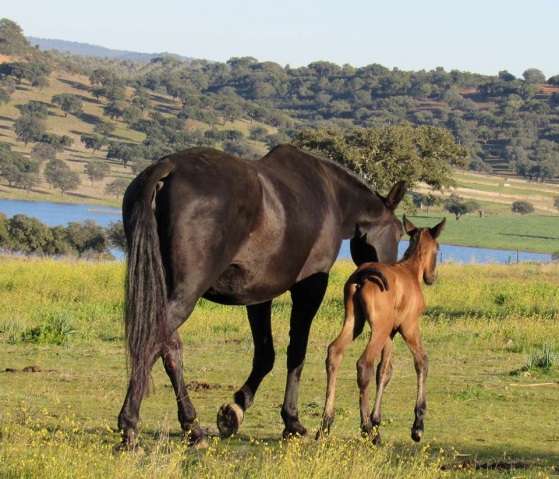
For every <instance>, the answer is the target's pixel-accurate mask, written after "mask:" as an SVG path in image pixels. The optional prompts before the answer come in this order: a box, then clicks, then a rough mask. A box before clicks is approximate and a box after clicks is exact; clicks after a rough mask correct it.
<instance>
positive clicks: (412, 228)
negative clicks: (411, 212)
mask: <svg viewBox="0 0 559 479" xmlns="http://www.w3.org/2000/svg"><path fill="white" fill-rule="evenodd" d="M404 229H405V230H406V233H407V234H408V236H410V237H412V236H413V235H414V234H415V232H416V231H417V226H415V225H414V224H413V223H412V222H411V221H410V220H408V219H407V218H406V215H404Z"/></svg>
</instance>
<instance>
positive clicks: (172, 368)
mask: <svg viewBox="0 0 559 479" xmlns="http://www.w3.org/2000/svg"><path fill="white" fill-rule="evenodd" d="M161 359H162V360H163V366H164V367H165V372H166V373H167V375H168V376H169V379H170V380H171V384H172V385H173V390H174V391H175V397H176V398H177V407H178V418H179V422H180V425H181V429H182V430H183V433H184V439H185V440H186V441H187V442H188V443H189V444H191V445H193V446H194V447H196V448H205V447H207V441H206V438H205V434H204V432H203V431H202V428H201V427H200V424H199V423H198V421H197V419H196V410H195V409H194V405H193V404H192V402H191V401H190V397H189V395H188V390H187V389H186V385H185V383H184V376H183V355H182V342H181V339H180V336H179V332H178V331H175V332H174V333H173V334H172V335H171V336H170V337H169V339H168V340H167V341H166V342H165V344H164V346H163V351H162V355H161Z"/></svg>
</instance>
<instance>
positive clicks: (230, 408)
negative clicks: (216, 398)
mask: <svg viewBox="0 0 559 479" xmlns="http://www.w3.org/2000/svg"><path fill="white" fill-rule="evenodd" d="M247 312H248V320H249V323H250V328H251V331H252V339H253V341H254V357H253V360H252V371H251V373H250V375H249V377H248V379H247V380H246V382H245V384H244V385H243V387H242V388H241V389H239V390H238V391H237V392H236V393H235V396H234V397H233V400H234V403H232V404H224V405H223V406H221V409H220V410H219V412H218V413H217V427H218V429H219V432H220V433H221V434H222V435H224V436H231V435H232V434H236V433H237V431H238V430H239V426H240V424H241V422H242V421H243V418H244V412H245V411H246V410H247V409H248V408H249V407H250V406H251V405H252V402H253V401H254V395H255V394H256V390H257V389H258V386H260V383H261V382H262V380H263V379H264V377H265V376H266V375H267V374H268V373H269V372H270V371H271V370H272V368H273V367H274V358H275V352H274V342H273V339H272V326H271V317H272V302H271V301H267V302H265V303H262V304H256V305H253V306H247Z"/></svg>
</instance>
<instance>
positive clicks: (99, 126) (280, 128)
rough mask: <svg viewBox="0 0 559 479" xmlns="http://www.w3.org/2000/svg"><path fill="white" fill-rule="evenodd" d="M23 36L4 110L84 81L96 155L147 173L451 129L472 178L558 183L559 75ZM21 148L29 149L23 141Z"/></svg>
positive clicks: (3, 28) (8, 69)
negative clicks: (322, 140)
mask: <svg viewBox="0 0 559 479" xmlns="http://www.w3.org/2000/svg"><path fill="white" fill-rule="evenodd" d="M2 22H3V23H2ZM16 27H17V28H19V26H17V24H16V25H15V27H14V25H13V22H11V21H9V20H6V19H3V20H2V21H0V40H2V38H4V39H6V37H8V41H4V42H1V41H0V49H2V48H3V49H4V51H3V52H4V53H8V54H10V51H11V52H12V53H13V52H14V49H16V50H18V51H19V52H20V53H23V54H24V55H26V60H25V61H17V62H12V63H5V64H3V65H2V66H1V67H0V101H2V98H9V95H10V93H9V92H10V88H12V87H14V85H17V83H18V82H22V81H25V82H27V83H28V84H29V85H31V86H32V87H36V88H41V85H44V84H45V81H48V75H49V72H50V71H52V69H53V68H56V69H57V70H65V71H67V72H71V73H74V74H81V75H85V76H87V77H88V78H89V85H88V86H87V89H88V92H89V94H90V95H92V96H93V97H94V98H96V99H97V100H98V101H101V102H102V103H103V115H104V116H105V118H106V119H102V118H99V119H98V121H97V123H96V125H95V127H96V130H95V133H94V134H92V135H85V136H84V137H82V138H81V141H82V142H83V143H84V145H85V147H86V148H90V149H92V151H97V150H99V149H101V148H106V149H107V158H112V159H117V160H119V161H122V163H123V164H130V165H135V167H136V168H140V167H142V166H145V165H146V164H147V162H149V161H152V160H154V159H157V158H160V157H161V156H163V155H165V154H168V153H172V152H176V151H178V150H180V149H183V148H186V147H190V146H214V147H219V148H222V149H224V150H225V151H228V152H230V153H232V154H235V155H239V156H244V157H248V158H259V157H261V156H262V152H263V150H266V149H269V148H271V147H273V146H275V145H276V144H278V143H281V142H290V141H292V139H293V138H295V137H296V136H297V135H299V134H301V133H302V132H304V131H306V130H316V129H324V130H338V131H341V132H346V131H350V130H352V129H354V128H356V127H361V128H368V129H374V128H378V127H380V126H386V125H397V124H411V125H413V126H433V127H437V128H443V129H448V130H450V131H451V132H452V134H453V135H454V138H455V140H456V141H457V142H458V143H459V144H460V145H461V146H464V147H465V148H467V151H468V167H469V168H470V169H472V170H478V171H491V170H492V169H493V168H494V167H497V168H500V169H502V170H504V171H508V172H516V173H518V174H519V175H522V176H524V177H526V178H529V179H533V180H548V179H551V178H555V177H557V176H558V175H559V146H558V145H559V75H557V74H555V75H553V76H551V77H549V78H546V76H545V75H544V73H543V72H541V71H540V70H537V69H534V68H527V69H526V70H525V71H524V73H523V74H522V76H521V77H520V78H518V77H516V76H514V75H512V74H511V73H509V72H508V71H501V72H498V74H496V75H494V76H487V75H480V74H476V73H470V72H462V71H458V70H452V71H450V72H447V71H445V70H444V69H443V68H437V69H435V70H431V71H423V70H422V71H416V72H410V71H402V70H399V69H397V68H395V69H392V70H390V69H388V68H386V67H384V66H382V65H378V64H372V65H368V66H365V67H360V68H354V67H352V66H351V65H347V64H346V65H343V66H339V65H336V64H334V63H331V62H326V61H318V62H313V63H311V64H309V65H308V66H306V67H300V68H291V67H290V66H289V65H286V66H281V65H279V64H277V63H274V62H268V61H264V62H262V61H259V60H257V59H255V58H252V57H238V58H231V59H230V60H228V61H227V62H226V63H220V62H209V61H206V60H193V61H191V62H186V61H182V60H180V59H178V58H176V57H172V56H164V57H160V58H155V59H153V60H151V61H149V62H134V61H119V60H108V59H103V60H101V59H97V58H92V57H85V56H75V55H69V54H65V53H60V52H56V51H48V52H41V51H39V50H37V49H34V48H32V47H31V46H30V45H29V44H28V43H27V45H26V44H25V42H27V40H25V38H24V37H23V40H22V39H21V38H20V36H23V35H22V32H21V29H20V31H19V35H20V36H18V32H16V33H14V29H15V30H17V28H16ZM6 32H8V34H7V33H6ZM10 32H11V33H10ZM8 47H9V48H8ZM0 52H2V50H0ZM14 88H15V87H14ZM2 91H4V93H2ZM74 97H76V98H68V97H66V98H54V97H53V98H52V99H50V102H49V104H50V105H52V106H54V107H58V108H61V109H62V111H63V112H64V113H65V114H76V115H79V114H80V113H79V112H80V105H79V102H78V100H79V98H77V97H79V95H74ZM169 99H171V100H172V101H170V100H169ZM8 101H9V100H8ZM23 115H24V113H23V112H22V116H23ZM235 120H243V121H246V122H251V123H252V122H258V124H254V126H253V127H252V128H250V129H249V134H248V135H245V133H243V132H241V131H238V130H236V129H235V128H233V127H232V126H231V127H230V128H228V126H229V125H232V122H233V121H235ZM110 122H123V123H125V124H126V125H128V127H129V128H131V129H133V130H136V131H139V132H142V133H143V134H144V135H145V139H144V140H143V141H142V142H141V144H138V143H133V142H125V141H121V140H118V139H114V138H110V136H111V133H110V126H107V125H110ZM41 135H42V136H41ZM41 135H40V134H33V135H31V137H30V139H29V141H42V142H45V139H47V140H48V139H49V138H50V139H51V140H52V141H54V142H61V141H63V139H62V140H61V139H60V138H57V137H56V136H54V137H52V136H51V137H49V136H46V137H45V136H44V135H45V132H44V131H43V132H41ZM18 138H19V139H20V140H21V141H26V139H25V136H22V135H21V134H19V133H18Z"/></svg>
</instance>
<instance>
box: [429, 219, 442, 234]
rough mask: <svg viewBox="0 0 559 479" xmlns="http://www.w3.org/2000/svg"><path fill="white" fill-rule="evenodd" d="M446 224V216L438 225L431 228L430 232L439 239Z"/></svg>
mask: <svg viewBox="0 0 559 479" xmlns="http://www.w3.org/2000/svg"><path fill="white" fill-rule="evenodd" d="M445 225H446V218H443V220H442V221H441V222H440V223H439V224H438V225H437V226H433V227H432V228H429V233H431V236H432V237H433V239H437V238H438V237H439V235H440V234H441V233H442V232H443V230H444V227H445Z"/></svg>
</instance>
